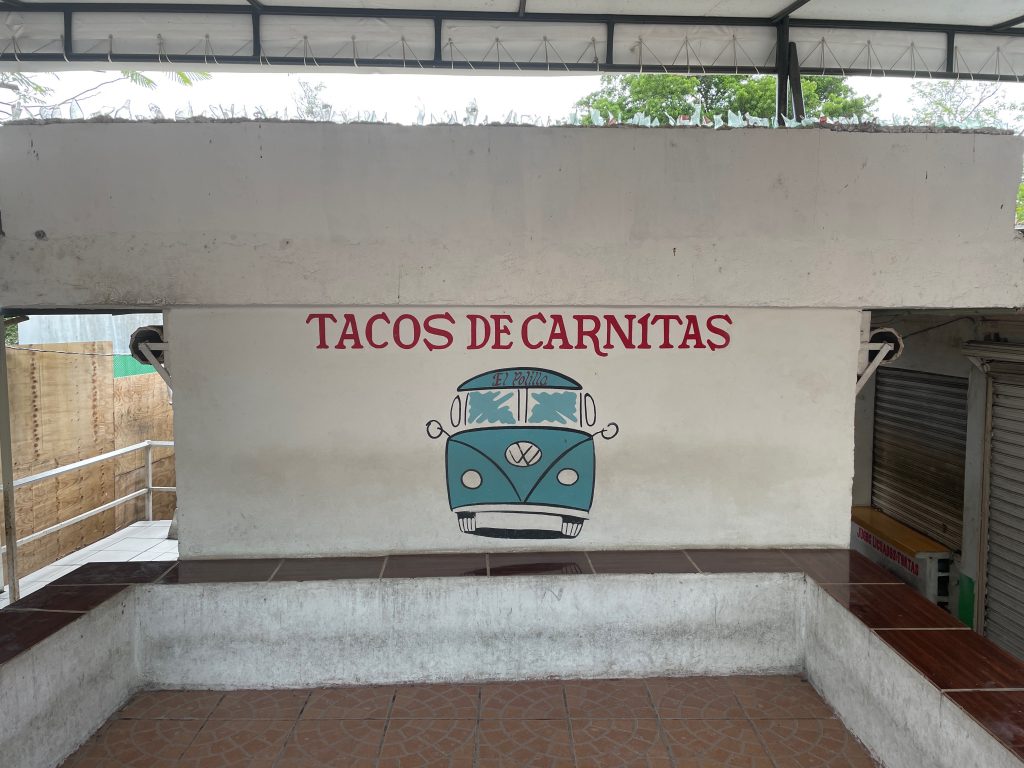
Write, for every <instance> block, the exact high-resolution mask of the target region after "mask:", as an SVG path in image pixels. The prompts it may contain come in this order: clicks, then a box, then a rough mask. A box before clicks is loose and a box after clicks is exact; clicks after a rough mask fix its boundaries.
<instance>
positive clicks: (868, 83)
mask: <svg viewBox="0 0 1024 768" xmlns="http://www.w3.org/2000/svg"><path fill="white" fill-rule="evenodd" d="M148 74H150V76H151V77H153V79H155V80H156V81H157V82H158V84H159V87H158V88H157V89H156V90H153V91H150V90H146V89H144V88H141V87H139V86H136V85H133V84H131V83H128V82H124V81H122V82H118V83H113V84H111V85H107V86H104V87H103V88H101V89H98V90H96V91H93V92H91V93H89V94H86V95H84V96H83V97H81V99H80V100H79V101H80V104H81V108H82V110H83V112H84V113H85V115H87V116H88V115H90V114H92V113H94V112H97V111H105V110H109V109H113V108H119V107H122V106H123V105H125V104H126V103H130V107H131V111H132V112H133V113H134V114H135V115H148V114H149V112H150V105H151V104H155V105H156V106H157V107H158V108H159V109H160V110H161V112H162V113H163V114H164V116H166V117H173V116H174V113H175V111H176V110H179V109H186V108H187V105H188V104H189V103H190V102H191V104H192V109H193V111H194V112H195V113H196V114H198V113H200V112H203V111H206V113H207V114H210V111H211V110H210V107H211V105H212V106H220V107H223V108H225V109H230V107H231V105H234V106H235V109H236V113H237V114H241V111H242V108H243V107H244V108H246V109H247V111H248V113H249V114H250V115H251V114H252V112H253V110H254V108H255V107H257V106H262V107H263V108H264V109H265V110H266V111H267V113H268V114H273V113H274V112H279V113H282V115H283V112H284V110H285V108H287V109H288V111H289V114H290V115H294V113H295V106H294V97H295V95H296V93H297V92H298V90H299V80H300V79H302V80H306V81H308V82H310V83H319V82H323V83H325V84H326V89H325V90H324V91H323V93H322V97H323V98H324V100H326V101H327V102H329V103H330V104H331V105H332V106H333V107H334V108H335V109H336V110H338V111H339V112H341V111H345V112H348V113H349V114H351V115H355V114H357V113H358V114H366V113H372V112H375V113H376V116H377V119H379V120H383V119H384V116H385V115H387V120H388V121H389V122H402V123H415V122H416V119H417V114H418V112H419V111H420V109H421V108H422V109H423V110H424V111H425V112H426V117H427V121H428V122H429V119H430V115H431V114H433V115H434V116H435V117H436V119H437V121H443V120H444V113H445V112H446V111H447V112H457V113H458V114H459V115H460V116H461V115H462V114H463V113H464V111H465V108H466V106H467V104H469V103H470V101H471V100H474V99H475V100H476V103H477V105H478V108H479V117H480V120H481V121H483V118H484V117H487V118H488V119H490V120H491V121H495V120H497V121H504V120H505V118H506V116H507V115H508V114H509V112H513V111H514V112H515V113H516V114H517V115H524V114H528V115H534V116H537V117H538V118H539V119H540V121H541V122H543V121H544V120H546V119H547V118H549V117H550V118H551V120H552V121H555V120H559V119H565V118H566V117H567V116H568V114H569V112H570V110H571V109H572V106H573V104H574V103H575V102H576V101H577V100H578V99H579V98H581V97H582V96H584V95H586V94H588V93H590V92H591V91H594V90H596V89H597V88H598V87H600V82H599V80H600V78H599V77H598V76H596V75H574V76H552V75H545V76H528V75H505V76H489V75H466V74H429V73H423V74H419V73H413V74H405V73H386V74H369V73H342V72H327V73H324V71H323V70H319V71H318V70H311V71H310V72H309V73H302V74H277V73H272V72H266V71H261V72H251V73H216V74H214V75H213V78H212V79H211V80H209V81H206V82H202V83H198V84H196V85H194V86H192V87H183V86H180V85H178V84H176V83H174V82H173V81H172V80H170V79H169V78H168V77H167V75H165V74H163V73H159V72H157V73H148ZM39 77H40V79H41V80H44V81H45V82H48V83H51V84H53V85H54V86H55V89H56V96H57V97H58V99H57V100H61V99H65V98H68V97H70V96H73V95H75V94H78V93H80V92H82V91H85V90H86V89H88V88H91V87H92V86H95V85H97V84H99V83H103V82H106V81H109V80H111V79H114V78H117V77H118V74H117V73H116V72H64V73H60V74H59V75H58V76H57V77H59V79H58V80H56V82H54V80H53V77H54V76H52V75H41V76H39ZM912 82H913V81H912V80H909V79H907V78H895V77H889V78H882V77H876V78H867V77H852V78H850V83H851V85H853V87H854V88H855V89H856V90H857V91H858V92H860V93H863V94H866V95H871V96H880V97H881V101H880V102H879V105H878V116H879V117H880V118H881V119H883V120H886V121H888V120H891V119H892V117H893V116H894V115H898V116H901V117H906V116H909V114H910V112H911V106H910V100H911V83H912ZM1005 89H1006V95H1007V98H1008V99H1010V100H1013V101H1018V102H1020V101H1024V84H1011V85H1006V86H1005ZM66 109H67V108H66V107H65V112H64V116H65V117H67V116H68V113H67V111H66Z"/></svg>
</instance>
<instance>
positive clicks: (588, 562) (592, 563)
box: [583, 550, 597, 576]
mask: <svg viewBox="0 0 1024 768" xmlns="http://www.w3.org/2000/svg"><path fill="white" fill-rule="evenodd" d="M583 556H584V557H585V558H587V565H589V566H590V573H591V574H592V575H593V576H597V568H595V567H594V561H593V560H591V559H590V553H589V552H587V551H586V550H584V551H583Z"/></svg>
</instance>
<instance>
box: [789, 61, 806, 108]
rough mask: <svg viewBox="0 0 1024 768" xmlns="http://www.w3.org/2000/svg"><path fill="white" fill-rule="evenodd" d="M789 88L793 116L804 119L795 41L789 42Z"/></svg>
mask: <svg viewBox="0 0 1024 768" xmlns="http://www.w3.org/2000/svg"><path fill="white" fill-rule="evenodd" d="M787 58H788V59H789V72H788V75H787V76H788V77H789V90H790V91H791V92H792V94H793V117H794V118H795V119H797V120H803V119H804V87H803V85H802V84H801V83H800V56H799V55H798V54H797V52H796V43H790V44H789V53H788V54H787Z"/></svg>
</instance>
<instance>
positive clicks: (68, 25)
mask: <svg viewBox="0 0 1024 768" xmlns="http://www.w3.org/2000/svg"><path fill="white" fill-rule="evenodd" d="M72 34H73V27H72V22H71V11H64V58H65V59H68V60H69V61H70V60H71V54H73V53H74V52H75V47H74V44H73V43H72V37H71V36H72Z"/></svg>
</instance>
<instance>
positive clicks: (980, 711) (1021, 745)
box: [947, 691, 1024, 760]
mask: <svg viewBox="0 0 1024 768" xmlns="http://www.w3.org/2000/svg"><path fill="white" fill-rule="evenodd" d="M947 696H948V697H949V698H950V699H952V700H953V701H954V702H956V703H957V704H959V705H960V707H961V708H962V709H963V710H964V711H965V712H966V713H967V714H968V715H970V716H971V717H973V718H974V719H975V720H976V721H977V723H978V724H979V725H981V727H982V728H984V729H985V730H987V731H988V732H989V733H990V734H992V735H993V736H994V737H995V738H996V739H998V740H999V741H1001V742H1002V743H1003V744H1004V745H1005V746H1006V747H1007V749H1009V750H1010V751H1011V752H1013V753H1014V754H1015V755H1017V757H1019V758H1021V760H1024V691H954V692H951V693H949V694H947Z"/></svg>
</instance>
